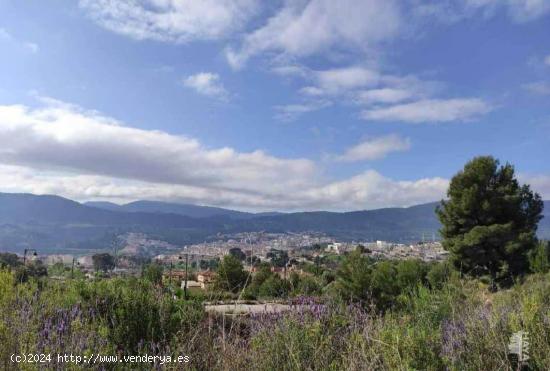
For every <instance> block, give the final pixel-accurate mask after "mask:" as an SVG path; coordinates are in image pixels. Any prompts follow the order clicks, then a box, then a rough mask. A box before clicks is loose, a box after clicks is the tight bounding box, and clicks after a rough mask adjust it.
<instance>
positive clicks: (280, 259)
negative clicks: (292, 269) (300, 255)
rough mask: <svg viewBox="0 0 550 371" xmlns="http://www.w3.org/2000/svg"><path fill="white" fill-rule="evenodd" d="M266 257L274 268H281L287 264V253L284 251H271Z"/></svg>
mask: <svg viewBox="0 0 550 371" xmlns="http://www.w3.org/2000/svg"><path fill="white" fill-rule="evenodd" d="M266 257H268V258H271V264H273V266H274V267H280V268H282V267H284V266H285V265H286V264H287V263H288V252H287V251H284V250H276V249H271V251H269V252H268V253H267V254H266Z"/></svg>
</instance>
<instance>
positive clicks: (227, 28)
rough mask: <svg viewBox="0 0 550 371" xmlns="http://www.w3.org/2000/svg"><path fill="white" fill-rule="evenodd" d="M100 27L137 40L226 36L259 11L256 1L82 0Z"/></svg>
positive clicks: (177, 39)
mask: <svg viewBox="0 0 550 371" xmlns="http://www.w3.org/2000/svg"><path fill="white" fill-rule="evenodd" d="M80 7H81V8H82V9H84V10H85V11H86V12H87V13H88V14H89V15H90V17H91V18H92V19H93V20H94V21H95V22H97V23H98V24H99V25H101V26H102V27H104V28H106V29H108V30H111V31H113V32H116V33H119V34H122V35H125V36H129V37H132V38H134V39H137V40H144V39H151V40H158V41H165V42H176V43H179V42H187V41H192V40H209V39H219V38H226V37H227V36H228V35H229V34H231V33H233V32H235V31H237V30H240V29H241V28H242V27H243V26H244V25H245V24H246V23H247V22H248V21H249V20H250V19H251V18H252V17H253V16H254V15H255V14H256V13H257V11H258V7H259V2H258V1H257V0H200V1H196V0H81V1H80Z"/></svg>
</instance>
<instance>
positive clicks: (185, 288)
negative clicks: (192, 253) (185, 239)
mask: <svg viewBox="0 0 550 371" xmlns="http://www.w3.org/2000/svg"><path fill="white" fill-rule="evenodd" d="M188 263H189V254H185V285H184V286H183V297H184V298H185V300H187V275H188V270H187V265H188Z"/></svg>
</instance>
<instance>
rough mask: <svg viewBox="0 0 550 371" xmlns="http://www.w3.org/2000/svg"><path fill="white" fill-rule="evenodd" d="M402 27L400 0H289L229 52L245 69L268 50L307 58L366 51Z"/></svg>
mask: <svg viewBox="0 0 550 371" xmlns="http://www.w3.org/2000/svg"><path fill="white" fill-rule="evenodd" d="M400 26H401V14H400V10H399V5H398V3H397V1H395V0H340V1H332V0H311V1H305V0H300V1H287V2H285V5H284V6H283V8H282V9H280V10H279V11H278V12H277V13H276V14H275V15H274V16H273V17H272V18H270V19H269V20H267V22H266V24H265V25H264V26H263V27H261V28H259V29H257V30H255V31H253V32H252V33H250V34H248V35H246V36H245V38H244V40H243V41H242V44H241V46H240V47H238V48H236V49H233V48H228V49H227V50H226V56H227V60H228V62H229V64H230V65H231V66H233V67H234V68H239V67H242V66H243V65H244V64H245V63H246V61H247V60H248V59H249V58H250V57H252V56H254V55H257V54H259V53H262V52H265V51H277V52H282V53H284V54H288V55H295V56H307V55H311V54H315V53H319V52H324V51H326V50H327V49H329V48H332V47H336V48H341V47H350V48H356V49H360V50H364V49H365V48H368V47H370V46H372V45H374V44H376V43H378V42H380V41H384V40H387V39H391V38H392V37H394V36H396V35H397V34H398V32H399V29H400Z"/></svg>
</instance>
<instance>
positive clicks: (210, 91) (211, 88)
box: [183, 72, 228, 99]
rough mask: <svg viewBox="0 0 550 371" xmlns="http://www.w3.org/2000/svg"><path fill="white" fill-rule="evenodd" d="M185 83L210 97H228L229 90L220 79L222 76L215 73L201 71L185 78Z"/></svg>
mask: <svg viewBox="0 0 550 371" xmlns="http://www.w3.org/2000/svg"><path fill="white" fill-rule="evenodd" d="M183 85H184V86H186V87H188V88H191V89H193V90H195V91H196V92H197V93H199V94H202V95H206V96H209V97H216V98H220V99H227V97H228V93H227V90H226V89H225V88H224V86H223V84H222V83H221V81H220V76H219V75H218V74H215V73H210V72H200V73H197V74H195V75H191V76H188V77H187V78H185V79H184V80H183Z"/></svg>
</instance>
